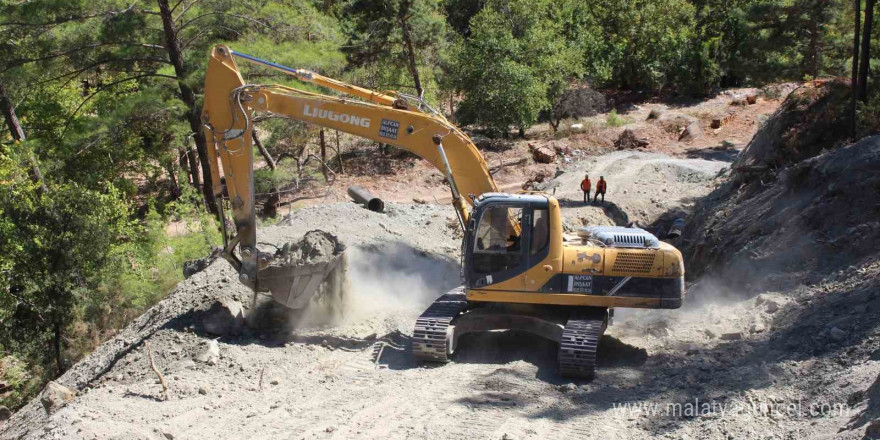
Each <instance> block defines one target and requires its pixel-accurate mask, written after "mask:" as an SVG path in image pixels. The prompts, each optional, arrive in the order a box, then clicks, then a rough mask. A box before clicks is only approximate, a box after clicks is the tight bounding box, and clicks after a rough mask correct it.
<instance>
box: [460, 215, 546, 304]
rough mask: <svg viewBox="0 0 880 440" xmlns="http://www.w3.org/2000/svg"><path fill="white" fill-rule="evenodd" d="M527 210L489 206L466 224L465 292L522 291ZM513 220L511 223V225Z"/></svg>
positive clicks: (527, 261)
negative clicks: (515, 226)
mask: <svg viewBox="0 0 880 440" xmlns="http://www.w3.org/2000/svg"><path fill="white" fill-rule="evenodd" d="M529 214H530V212H529V210H528V209H527V207H524V206H517V205H515V204H509V203H498V204H492V205H489V206H487V207H485V208H484V209H482V210H481V211H480V213H479V216H478V218H476V219H474V220H473V222H470V223H469V224H468V234H467V235H468V241H467V244H466V246H467V252H466V256H465V259H466V260H465V266H466V269H465V272H466V273H467V282H468V288H472V289H488V290H509V291H522V290H524V289H525V272H526V270H527V269H528V264H529V258H528V244H529V242H528V234H527V231H525V230H526V229H528V228H520V229H521V230H519V231H517V230H515V228H514V226H513V225H516V224H519V225H529V224H531V219H530V216H529ZM511 220H515V221H511Z"/></svg>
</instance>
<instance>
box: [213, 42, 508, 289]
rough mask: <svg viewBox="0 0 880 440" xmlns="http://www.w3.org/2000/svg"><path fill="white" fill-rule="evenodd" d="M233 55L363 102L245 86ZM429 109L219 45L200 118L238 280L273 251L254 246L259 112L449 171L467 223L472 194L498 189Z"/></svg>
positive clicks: (250, 280) (476, 156) (227, 253)
mask: <svg viewBox="0 0 880 440" xmlns="http://www.w3.org/2000/svg"><path fill="white" fill-rule="evenodd" d="M235 58H242V59H245V60H248V61H250V62H254V63H257V64H261V65H264V66H267V67H270V68H274V69H276V70H280V71H282V72H285V73H287V74H290V75H292V76H295V77H296V78H298V79H300V80H302V81H306V82H310V83H313V84H316V85H320V86H323V87H327V88H330V89H333V90H336V91H338V92H341V93H345V94H348V95H352V96H354V97H357V98H359V100H354V99H351V98H349V97H335V96H328V95H323V94H319V93H312V92H308V91H303V90H299V89H296V88H292V87H287V86H283V85H271V84H267V85H255V84H246V83H245V81H244V79H243V78H242V76H241V73H240V72H239V70H238V67H237V65H236V63H235ZM401 96H402V95H401ZM425 107H426V106H425ZM428 110H429V111H425V110H423V108H419V106H416V105H413V104H412V100H411V99H410V100H407V99H404V98H403V97H397V98H395V97H392V96H390V95H387V94H383V93H378V92H374V91H371V90H367V89H363V88H360V87H356V86H352V85H349V84H345V83H342V82H340V81H336V80H332V79H330V78H326V77H323V76H320V75H317V74H315V73H312V72H309V71H306V70H302V69H291V68H288V67H285V66H281V65H278V64H274V63H271V62H268V61H264V60H260V59H259V58H255V57H252V56H249V55H245V54H240V53H237V52H234V51H232V50H230V49H229V48H228V47H225V46H217V47H215V48H214V49H213V51H212V53H211V59H210V61H209V65H208V70H207V75H206V78H205V103H204V107H203V112H202V122H203V124H204V127H205V137H206V138H207V139H208V156H209V164H210V168H211V176H212V178H213V182H214V186H213V191H214V194H215V196H217V197H218V199H220V198H221V196H227V197H228V200H229V202H230V206H231V210H232V215H233V220H234V222H233V223H234V227H235V231H226V230H225V227H226V222H225V219H224V218H222V216H223V215H224V213H223V211H224V210H223V208H222V207H221V208H220V215H221V223H223V228H224V231H223V232H224V238H225V239H226V240H227V242H226V245H225V249H224V253H223V255H224V257H225V258H226V259H227V260H229V261H230V263H232V264H233V266H235V268H236V269H237V270H238V272H239V277H240V281H241V282H242V283H244V284H246V285H249V286H251V287H253V288H257V273H258V272H259V271H260V270H261V269H263V268H264V267H266V266H267V265H269V264H270V263H271V261H272V256H271V255H269V254H264V253H260V252H258V251H257V248H256V242H257V239H256V216H255V210H254V182H253V148H252V143H253V138H252V133H253V119H254V113H255V112H266V113H272V114H277V115H282V116H285V117H288V118H291V119H296V120H300V121H304V122H309V123H313V124H316V125H320V126H322V127H326V128H330V129H334V130H339V131H342V132H346V133H349V134H352V135H355V136H360V137H363V138H366V139H371V140H374V141H377V142H382V143H386V144H389V145H393V146H395V147H398V148H401V149H404V150H406V151H409V152H411V153H413V154H416V155H417V156H419V157H421V158H423V159H425V160H427V161H428V162H430V163H431V164H432V165H434V166H435V167H436V168H437V169H439V170H440V171H441V172H443V173H444V174H445V175H446V177H447V179H448V181H449V184H450V187H451V191H452V197H453V206H454V207H455V209H456V212H457V214H458V216H459V220H460V221H461V222H462V224H463V225H464V224H465V223H466V222H467V220H468V218H469V215H470V206H469V205H472V204H473V198H474V197H476V196H479V195H481V194H483V193H489V192H497V191H498V189H497V187H496V185H495V182H494V181H493V179H492V176H491V174H490V173H489V169H488V167H487V165H486V162H485V160H484V159H483V157H482V155H481V154H480V152H479V151H478V150H477V148H476V146H475V145H474V144H473V143H472V142H471V140H470V139H469V138H468V137H467V135H465V134H464V133H462V132H461V131H460V130H459V129H458V128H457V127H455V126H454V125H452V124H450V123H449V122H448V121H446V119H445V118H444V117H443V116H442V115H440V114H437V113H436V112H431V111H430V109H429V108H428ZM218 160H219V163H220V164H221V165H222V170H223V177H224V179H225V190H226V192H227V194H223V190H224V186H223V185H221V180H220V168H219V167H218ZM236 246H239V255H240V259H239V258H238V257H237V256H236V255H235V254H234V252H233V250H234V249H235V247H236Z"/></svg>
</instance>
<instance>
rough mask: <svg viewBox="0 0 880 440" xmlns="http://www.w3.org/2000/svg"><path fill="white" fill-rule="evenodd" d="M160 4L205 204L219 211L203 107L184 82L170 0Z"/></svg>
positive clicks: (184, 77) (163, 27) (169, 52)
mask: <svg viewBox="0 0 880 440" xmlns="http://www.w3.org/2000/svg"><path fill="white" fill-rule="evenodd" d="M156 3H158V5H159V14H160V15H161V16H162V29H163V31H164V32H165V49H167V51H168V58H169V59H170V60H171V65H173V66H174V74H175V76H177V86H178V87H179V88H180V99H181V100H182V101H183V103H184V104H186V108H187V112H186V120H187V121H188V122H189V127H190V130H192V132H193V139H195V142H196V150H197V151H198V153H199V162H201V165H202V181H203V182H205V184H204V185H203V186H202V194H203V195H204V197H205V206H207V208H208V210H209V211H211V212H212V213H214V214H216V213H217V201H216V200H215V199H214V189H213V184H212V182H211V168H210V166H209V164H208V142H207V140H206V139H205V134H204V132H203V131H202V121H201V116H200V114H201V109H200V108H199V106H198V105H196V95H195V93H194V92H193V90H192V88H190V87H189V85H187V84H186V82H184V80H185V79H186V74H187V71H186V64H185V63H184V59H183V51H182V50H181V48H180V40H178V38H177V28H176V27H175V25H174V17H173V16H172V14H171V8H170V7H169V6H168V0H156Z"/></svg>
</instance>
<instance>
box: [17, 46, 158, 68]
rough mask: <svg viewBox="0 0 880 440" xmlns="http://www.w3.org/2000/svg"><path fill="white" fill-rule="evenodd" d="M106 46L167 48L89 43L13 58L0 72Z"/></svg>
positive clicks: (148, 47) (149, 47)
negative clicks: (51, 52) (47, 53)
mask: <svg viewBox="0 0 880 440" xmlns="http://www.w3.org/2000/svg"><path fill="white" fill-rule="evenodd" d="M104 46H132V47H144V48H147V49H157V50H162V51H164V50H165V47H164V46H160V45H158V44H148V43H134V42H107V43H94V44H87V45H85V46H80V47H76V48H73V49H70V50H65V51H63V52H55V53H53V54H49V55H44V56H40V57H36V58H20V59H17V60H13V61H12V62H11V63H10V64H9V66H8V67H6V68H5V69H3V70H2V71H0V73H5V72H8V71H9V70H11V69H12V68H13V67H19V66H23V65H25V64H29V63H35V62H37V61H46V60H51V59H53V58H59V57H63V56H67V55H71V54H74V53H77V52H83V51H86V50H89V49H95V48H98V47H104Z"/></svg>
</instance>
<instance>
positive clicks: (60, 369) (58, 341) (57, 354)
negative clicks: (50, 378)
mask: <svg viewBox="0 0 880 440" xmlns="http://www.w3.org/2000/svg"><path fill="white" fill-rule="evenodd" d="M52 329H53V332H54V334H55V337H54V338H53V339H54V341H53V342H54V346H55V366H56V367H57V368H58V375H59V376H60V375H62V374H63V373H64V361H63V360H62V359H61V324H60V323H58V321H55V323H54V324H53V328H52Z"/></svg>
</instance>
